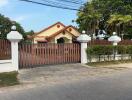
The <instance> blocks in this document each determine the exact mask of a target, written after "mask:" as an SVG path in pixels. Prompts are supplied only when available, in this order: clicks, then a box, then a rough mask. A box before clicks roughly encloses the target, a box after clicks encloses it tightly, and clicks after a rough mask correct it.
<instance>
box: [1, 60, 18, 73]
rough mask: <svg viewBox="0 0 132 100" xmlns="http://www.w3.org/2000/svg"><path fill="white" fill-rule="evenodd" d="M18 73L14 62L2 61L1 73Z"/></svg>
mask: <svg viewBox="0 0 132 100" xmlns="http://www.w3.org/2000/svg"><path fill="white" fill-rule="evenodd" d="M11 71H17V70H16V68H14V67H13V65H12V60H0V73H2V72H11Z"/></svg>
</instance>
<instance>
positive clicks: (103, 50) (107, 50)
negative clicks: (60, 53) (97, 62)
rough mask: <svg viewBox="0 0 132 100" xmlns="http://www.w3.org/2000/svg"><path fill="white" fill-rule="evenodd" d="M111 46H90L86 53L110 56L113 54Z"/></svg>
mask: <svg viewBox="0 0 132 100" xmlns="http://www.w3.org/2000/svg"><path fill="white" fill-rule="evenodd" d="M113 49H114V47H113V46H100V45H96V46H91V47H89V48H87V50H86V52H87V54H88V55H111V54H112V53H113Z"/></svg>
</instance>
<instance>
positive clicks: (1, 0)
mask: <svg viewBox="0 0 132 100" xmlns="http://www.w3.org/2000/svg"><path fill="white" fill-rule="evenodd" d="M8 3H9V1H8V0H0V7H4V6H6V5H7V4H8Z"/></svg>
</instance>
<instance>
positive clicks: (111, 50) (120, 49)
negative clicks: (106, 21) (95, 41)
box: [86, 45, 132, 61]
mask: <svg viewBox="0 0 132 100" xmlns="http://www.w3.org/2000/svg"><path fill="white" fill-rule="evenodd" d="M86 52H87V56H88V58H89V60H91V59H92V57H93V56H94V57H98V58H99V61H100V57H101V56H102V55H105V56H107V57H109V56H110V55H113V54H114V55H115V54H116V53H118V54H120V55H122V57H123V55H124V54H128V55H130V57H131V58H132V45H127V46H125V45H118V46H110V45H109V46H108V45H107V46H105V45H96V46H90V47H88V48H87V50H86Z"/></svg>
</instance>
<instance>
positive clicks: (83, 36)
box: [77, 31, 91, 64]
mask: <svg viewBox="0 0 132 100" xmlns="http://www.w3.org/2000/svg"><path fill="white" fill-rule="evenodd" d="M77 41H79V42H80V43H81V63H82V64H86V63H87V53H86V49H87V43H88V42H89V41H91V37H90V36H88V35H87V34H85V31H83V32H82V34H81V35H80V36H79V37H78V38H77Z"/></svg>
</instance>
